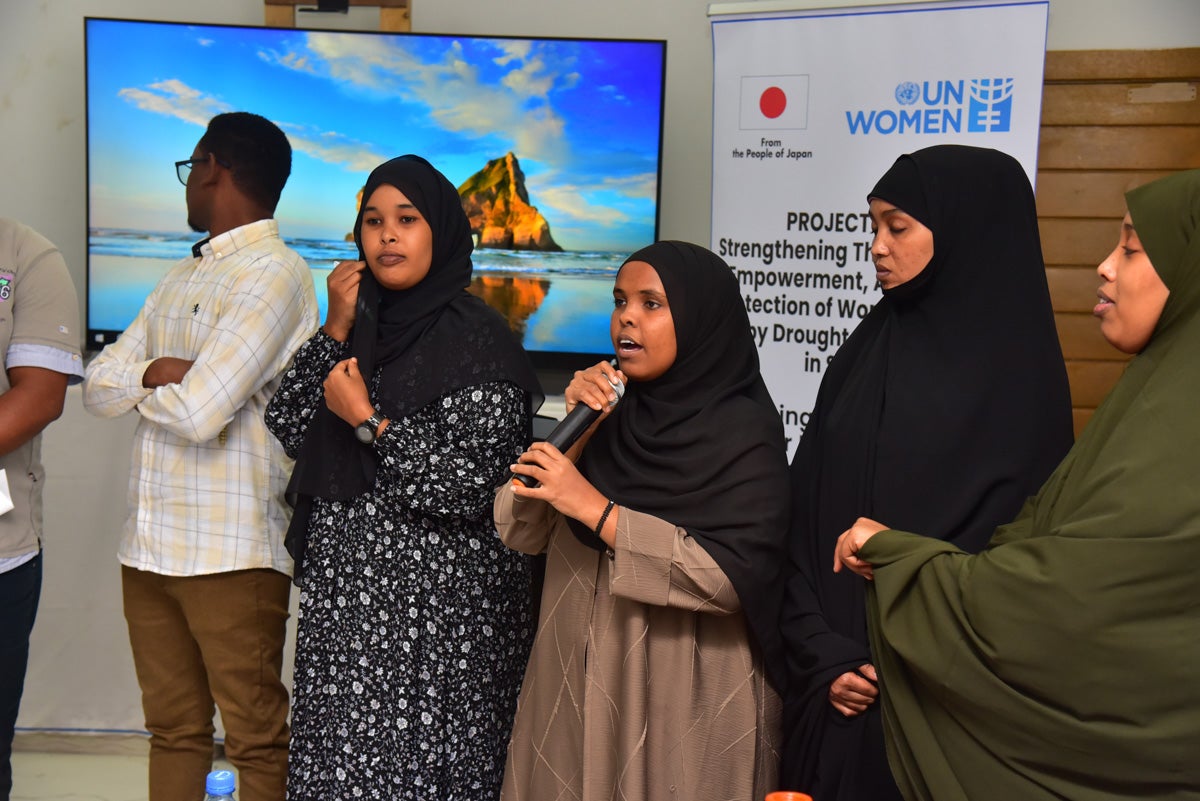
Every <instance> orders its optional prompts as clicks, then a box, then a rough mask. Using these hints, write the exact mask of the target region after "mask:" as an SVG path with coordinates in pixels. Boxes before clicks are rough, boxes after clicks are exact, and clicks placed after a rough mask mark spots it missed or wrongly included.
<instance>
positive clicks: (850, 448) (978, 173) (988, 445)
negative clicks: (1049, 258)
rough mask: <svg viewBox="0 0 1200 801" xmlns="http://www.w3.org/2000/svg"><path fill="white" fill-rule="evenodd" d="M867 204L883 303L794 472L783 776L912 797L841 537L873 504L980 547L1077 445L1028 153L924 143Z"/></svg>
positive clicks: (836, 366)
mask: <svg viewBox="0 0 1200 801" xmlns="http://www.w3.org/2000/svg"><path fill="white" fill-rule="evenodd" d="M868 199H869V201H870V204H871V217H872V224H873V229H874V230H875V237H874V240H873V242H872V248H871V254H872V259H873V260H874V261H875V263H876V271H877V277H878V279H879V282H880V284H881V286H882V287H883V298H882V299H881V300H880V301H879V303H878V304H876V306H875V308H874V309H873V310H872V312H871V313H870V314H869V315H868V316H867V317H866V319H864V320H863V321H862V323H861V324H860V325H859V326H858V328H857V329H856V330H855V332H854V334H853V335H852V336H851V337H850V339H849V340H847V342H846V344H845V345H844V346H843V347H842V348H841V349H840V350H839V351H838V353H837V355H836V357H835V358H834V360H833V363H832V364H831V365H830V367H829V370H828V371H827V373H826V375H825V378H824V380H823V381H822V383H821V389H820V391H819V393H818V396H817V402H816V405H815V407H814V409H813V415H812V420H811V422H810V424H809V425H808V427H807V428H806V429H805V432H804V435H803V437H802V438H801V441H800V444H799V445H798V447H797V451H796V455H795V457H794V459H793V461H792V470H791V475H792V491H793V502H794V507H793V517H792V526H791V534H790V540H789V543H790V544H789V547H790V553H791V565H790V572H789V576H788V579H787V585H786V596H785V601H784V610H783V614H782V619H781V620H782V633H783V637H784V640H785V643H786V647H787V663H788V691H787V696H786V699H785V708H784V727H785V728H784V738H785V745H784V752H783V757H782V779H783V785H784V786H786V787H788V788H791V789H796V790H801V791H804V792H807V793H810V794H811V795H813V797H814V798H815V799H816V801H835V799H836V800H839V801H848V800H849V799H860V798H861V799H872V801H879V800H880V799H887V798H897V799H898V798H899V797H900V795H899V792H898V790H897V789H896V787H895V784H894V782H893V781H892V778H891V773H890V771H889V768H888V764H887V758H886V755H885V753H884V744H883V734H882V724H881V712H880V706H879V704H878V703H876V699H877V695H878V690H877V687H876V681H877V676H876V674H875V670H874V667H873V662H874V660H873V658H872V656H871V653H870V649H869V647H868V644H867V643H868V639H867V628H866V614H865V603H864V588H863V582H861V581H858V580H856V579H857V577H854V576H849V575H847V574H846V573H844V572H843V573H840V574H834V573H833V572H832V570H831V566H832V564H833V553H834V548H835V546H836V543H837V538H838V536H839V535H840V534H841V533H842V532H843V531H845V530H846V529H847V528H849V527H850V525H851V524H853V523H854V521H855V520H856V519H857V518H858V517H860V516H867V517H871V518H873V519H877V520H887V521H888V524H889V525H892V526H894V527H896V528H899V529H903V530H909V531H921V532H926V533H929V534H932V535H934V536H937V537H939V538H941V539H944V540H947V541H949V542H952V543H954V544H955V545H957V546H958V547H960V548H962V549H963V550H965V551H968V552H975V551H978V550H979V549H980V548H982V547H983V546H984V545H985V544H986V543H987V541H988V539H989V538H990V537H991V534H992V532H993V530H994V529H995V528H996V526H998V525H1000V524H1001V523H1004V522H1006V521H1008V520H1011V519H1012V518H1013V517H1014V516H1015V515H1016V513H1017V512H1018V511H1019V509H1020V507H1021V505H1022V503H1023V502H1024V500H1025V499H1026V498H1027V497H1028V496H1030V495H1032V494H1033V493H1034V492H1036V491H1037V489H1038V487H1040V486H1041V484H1042V482H1043V481H1044V480H1045V479H1046V477H1047V476H1048V475H1049V474H1050V471H1051V470H1052V469H1053V468H1054V467H1055V466H1056V465H1057V464H1058V462H1059V460H1060V459H1061V458H1062V457H1063V455H1064V454H1065V453H1066V452H1067V449H1068V448H1069V447H1070V445H1071V439H1072V435H1071V427H1072V423H1071V410H1070V394H1069V391H1068V387H1067V377H1066V370H1065V367H1064V365H1063V359H1062V351H1061V348H1060V346H1059V343H1058V338H1057V333H1056V331H1055V327H1054V317H1053V313H1052V310H1051V306H1050V297H1049V292H1048V290H1047V286H1046V276H1045V267H1044V264H1043V262H1042V254H1041V244H1040V240H1039V237H1038V228H1037V216H1036V210H1035V207H1034V199H1033V193H1032V191H1031V188H1030V185H1029V181H1028V179H1027V178H1026V176H1025V173H1024V170H1023V169H1022V167H1021V166H1020V164H1019V163H1018V162H1017V161H1016V160H1015V159H1013V158H1012V157H1010V156H1007V155H1005V154H1003V153H1000V152H999V151H995V150H990V149H984V148H975V147H966V146H960V145H939V146H935V147H930V148H926V149H924V150H919V151H917V152H915V153H912V154H908V155H905V156H901V157H900V158H899V159H898V160H897V161H896V162H895V164H894V165H893V166H892V168H891V169H890V170H888V172H887V173H886V174H885V175H884V176H883V177H882V178H881V179H880V181H879V182H878V183H877V184H876V186H875V188H874V189H873V190H872V191H871V193H870V195H869V198H868Z"/></svg>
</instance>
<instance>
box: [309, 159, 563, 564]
mask: <svg viewBox="0 0 1200 801" xmlns="http://www.w3.org/2000/svg"><path fill="white" fill-rule="evenodd" d="M384 184H387V185H391V186H394V187H396V188H397V189H399V190H400V191H401V192H403V193H404V195H405V196H406V197H407V198H408V199H409V200H410V201H411V202H412V204H413V205H414V206H416V208H417V210H418V211H419V212H420V213H421V216H422V217H424V218H425V220H426V221H427V222H428V223H429V226H430V228H431V229H432V231H433V260H432V264H431V266H430V268H429V273H428V274H427V275H426V276H425V278H423V279H422V280H421V282H420V283H418V284H417V285H415V286H413V287H411V288H409V289H406V290H402V291H394V290H390V289H385V288H384V287H382V286H380V284H379V282H378V281H376V280H375V276H374V275H373V274H372V273H371V271H370V270H369V269H366V270H364V271H363V275H362V281H361V283H360V284H359V289H358V303H357V306H356V311H355V322H354V328H353V329H352V330H351V332H350V355H352V356H355V357H357V358H358V367H359V371H360V372H361V373H362V376H363V380H364V381H366V383H367V387H368V388H370V389H372V390H374V388H375V387H377V388H378V396H377V397H376V399H375V401H376V404H377V406H378V407H379V410H380V412H381V413H382V415H383V416H384V417H387V418H390V419H392V420H398V419H402V418H404V417H406V416H407V415H409V414H412V413H413V412H416V411H418V410H420V409H422V408H424V407H425V406H427V405H428V404H429V403H431V402H432V401H434V400H436V399H438V398H440V397H442V396H443V395H446V394H447V393H449V392H453V391H454V390H457V389H462V388H464V387H469V386H475V385H477V384H482V383H486V382H489V381H509V382H511V383H513V384H516V385H517V386H519V387H521V388H522V389H524V390H525V392H526V394H527V397H528V398H529V411H530V413H531V414H532V411H533V410H534V409H536V408H537V406H538V405H540V404H541V401H542V397H543V396H542V390H541V385H540V384H539V383H538V379H537V375H536V374H535V373H534V370H533V367H532V365H531V364H530V363H529V357H528V355H527V354H526V353H525V351H524V350H523V349H522V348H521V346H520V343H519V342H518V341H517V339H516V337H515V335H514V334H513V333H512V331H511V330H510V329H509V327H508V324H507V323H506V322H505V321H504V319H503V318H502V317H501V316H500V315H499V314H498V313H497V312H495V311H494V310H492V309H491V308H490V307H489V306H488V305H487V304H485V303H484V302H483V301H482V300H480V299H479V298H477V297H475V296H474V295H472V294H470V293H469V292H467V287H468V286H469V285H470V283H471V270H472V266H471V251H472V250H473V249H474V242H473V240H472V239H471V229H470V224H469V223H468V221H467V216H466V214H465V212H463V208H462V202H461V201H460V200H459V197H458V191H457V190H456V189H455V188H454V185H453V184H451V183H450V181H449V180H447V178H446V176H444V175H442V174H441V173H440V172H438V171H437V170H436V169H435V168H434V167H433V165H431V164H430V163H429V162H428V161H426V160H425V159H423V158H421V157H419V156H413V155H408V156H400V157H398V158H394V159H392V160H391V161H387V162H384V163H383V164H381V165H379V166H378V167H376V168H375V169H374V170H373V171H372V172H371V175H370V176H369V177H368V178H367V184H366V186H365V187H364V188H363V195H362V203H361V204H360V207H359V211H358V218H357V219H356V220H355V222H354V241H355V243H356V244H357V245H358V257H359V259H360V260H365V254H364V252H363V247H362V224H363V212H364V210H365V208H366V206H367V205H368V202H369V201H370V199H371V195H372V194H374V192H375V190H376V189H378V188H379V187H380V186H382V185H384ZM376 373H378V379H377V384H375V383H373V378H374V377H375V375H376ZM529 438H530V432H529V431H526V440H528V439H529ZM375 468H376V462H375V451H374V449H373V448H370V447H364V446H363V445H362V444H361V443H360V442H358V440H357V439H355V437H354V430H353V428H352V427H351V426H349V425H347V424H346V422H345V421H344V420H342V419H340V418H339V417H337V416H336V415H335V414H333V413H332V412H331V411H329V409H328V408H327V407H325V406H324V405H322V407H321V408H320V410H319V411H318V412H317V414H316V417H315V418H314V419H313V422H312V424H311V425H310V426H309V429H308V434H307V436H306V437H305V440H304V444H303V445H302V446H301V448H300V453H299V454H298V456H297V459H296V467H295V469H294V470H293V472H292V479H291V482H290V483H289V484H288V490H287V491H288V497H289V498H292V497H295V498H296V502H295V505H296V509H295V513H294V514H293V517H292V524H291V526H290V528H289V529H288V537H287V540H288V550H289V552H291V554H292V556H293V558H294V559H295V560H296V571H297V574H299V571H300V569H301V567H302V562H303V559H302V556H303V539H304V533H305V532H306V531H307V528H308V512H309V511H310V508H311V499H312V498H314V497H315V498H335V499H346V498H352V497H354V496H357V495H361V494H363V493H364V492H369V491H371V490H372V489H373V488H374V486H375ZM502 478H503V470H502V469H499V470H498V472H497V482H499V481H500V480H501V479H502Z"/></svg>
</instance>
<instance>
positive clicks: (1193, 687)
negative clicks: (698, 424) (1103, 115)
mask: <svg viewBox="0 0 1200 801" xmlns="http://www.w3.org/2000/svg"><path fill="white" fill-rule="evenodd" d="M1126 200H1127V202H1128V206H1129V215H1128V216H1126V218H1125V223H1124V225H1123V227H1122V232H1121V239H1120V242H1119V244H1118V245H1117V247H1116V249H1114V251H1113V252H1112V254H1111V255H1110V256H1109V257H1108V259H1106V260H1105V262H1104V263H1103V264H1101V265H1100V268H1099V270H1098V272H1099V274H1100V277H1101V279H1103V283H1102V285H1101V287H1100V290H1099V292H1098V295H1099V299H1100V302H1099V303H1098V304H1097V305H1096V309H1095V313H1096V315H1097V316H1098V317H1099V318H1100V320H1101V332H1102V333H1103V334H1104V336H1105V338H1107V339H1108V340H1109V341H1110V342H1112V343H1113V344H1114V345H1115V346H1117V347H1118V348H1121V349H1123V350H1126V351H1129V352H1135V353H1137V355H1136V356H1135V357H1134V359H1133V360H1132V361H1131V362H1130V364H1129V367H1128V369H1127V370H1126V371H1125V374H1124V375H1123V376H1122V378H1121V380H1120V381H1119V382H1118V383H1117V385H1116V387H1115V388H1114V389H1113V391H1112V392H1111V393H1110V395H1109V396H1108V398H1107V399H1105V401H1104V403H1103V404H1102V405H1101V406H1100V408H1099V409H1097V411H1096V414H1095V416H1094V417H1093V418H1092V420H1091V422H1090V423H1089V425H1088V427H1087V428H1086V429H1085V430H1084V432H1083V433H1082V435H1081V436H1080V438H1079V441H1078V442H1077V443H1076V444H1075V447H1074V448H1072V450H1071V452H1070V453H1069V454H1068V455H1067V457H1066V459H1064V460H1063V462H1062V464H1061V465H1060V466H1059V467H1058V469H1057V470H1055V472H1054V473H1053V475H1051V477H1050V478H1049V480H1047V482H1046V484H1045V485H1044V486H1043V487H1042V489H1041V491H1040V492H1039V493H1038V495H1037V496H1036V497H1035V498H1033V499H1032V500H1031V502H1030V503H1028V504H1027V505H1026V507H1025V509H1024V510H1023V511H1022V513H1021V515H1020V516H1019V517H1018V518H1017V520H1016V521H1015V522H1013V523H1011V524H1009V525H1006V526H1004V527H1002V528H1000V529H999V530H998V531H997V532H996V534H995V536H994V537H993V538H992V540H991V542H990V543H989V545H988V547H987V548H986V549H985V550H984V551H983V552H982V553H980V554H978V555H975V556H971V555H968V554H966V553H963V552H962V551H960V550H959V549H957V548H955V547H954V546H953V545H951V544H949V543H945V542H940V541H937V540H932V539H927V538H925V537H922V536H918V535H916V534H908V533H903V532H900V531H893V530H886V529H887V526H884V525H881V524H879V523H876V522H874V521H873V520H869V519H865V518H864V519H860V520H859V521H858V522H857V523H856V524H855V525H854V526H853V527H852V528H851V529H850V530H848V531H847V532H846V533H845V534H844V535H843V536H842V538H841V539H840V540H839V542H838V548H837V554H836V564H837V565H838V566H839V567H842V568H848V569H850V570H853V571H854V572H856V573H859V574H861V575H864V576H867V577H873V581H872V582H871V583H870V584H869V585H868V587H869V589H868V617H869V620H870V630H871V644H872V651H873V652H874V654H875V657H876V662H877V665H878V668H879V672H880V675H881V679H882V699H883V705H884V723H885V731H886V735H887V741H888V756H889V760H890V762H891V765H892V769H893V771H894V772H895V774H896V779H897V782H898V784H899V785H900V787H901V789H902V790H903V792H904V794H905V796H906V797H907V798H909V799H938V801H944V800H956V799H971V801H987V800H988V799H1014V798H1020V799H1026V800H1028V799H1034V800H1036V799H1062V798H1069V799H1076V800H1078V799H1117V798H1122V799H1134V798H1137V799H1150V798H1153V799H1166V798H1179V799H1183V798H1189V799H1195V798H1198V797H1200V680H1197V670H1198V669H1200V589H1198V588H1197V587H1198V585H1197V581H1196V576H1195V565H1196V564H1197V563H1198V562H1200V493H1198V492H1197V490H1196V480H1197V476H1200V424H1198V423H1197V419H1198V417H1197V404H1198V400H1197V398H1200V358H1198V354H1200V235H1198V234H1197V228H1198V227H1200V170H1191V171H1189V172H1185V173H1180V174H1178V175H1174V176H1171V177H1168V178H1164V179H1161V180H1159V181H1155V182H1154V183H1151V184H1148V185H1146V186H1143V187H1140V188H1138V189H1135V190H1133V191H1132V192H1129V193H1128V194H1127V195H1126Z"/></svg>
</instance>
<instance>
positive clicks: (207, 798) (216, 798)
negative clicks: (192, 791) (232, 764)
mask: <svg viewBox="0 0 1200 801" xmlns="http://www.w3.org/2000/svg"><path fill="white" fill-rule="evenodd" d="M236 784H237V780H236V779H235V778H234V775H233V771H231V770H214V771H212V772H211V773H209V774H208V778H207V779H206V780H205V782H204V793H205V795H204V801H233V788H234V786H235V785H236Z"/></svg>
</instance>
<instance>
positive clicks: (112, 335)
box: [83, 15, 667, 374]
mask: <svg viewBox="0 0 1200 801" xmlns="http://www.w3.org/2000/svg"><path fill="white" fill-rule="evenodd" d="M92 21H102V22H128V23H138V24H151V25H170V26H175V27H198V28H227V29H238V30H278V31H284V32H299V33H332V34H339V35H351V36H364V37H367V36H372V37H401V38H412V37H424V38H462V39H480V40H506V41H533V42H543V41H546V42H613V43H622V42H631V43H642V44H651V45H657V46H658V47H659V48H660V49H661V57H660V65H661V66H660V74H659V75H658V76H657V77H658V80H659V86H660V91H659V103H658V156H657V164H656V175H655V198H654V235H653V239H652V241H658V239H659V238H660V236H661V226H662V173H663V157H664V144H665V141H664V140H665V129H666V86H667V84H666V79H667V40H666V39H655V38H643V37H605V36H556V35H523V36H519V35H515V34H481V33H444V32H429V31H421V32H417V31H404V32H392V31H371V30H345V29H335V28H321V27H309V26H304V27H302V28H301V27H297V28H280V27H277V26H270V25H249V24H234V23H213V22H191V21H180V20H161V19H148V18H135V17H114V16H108V15H85V16H84V17H83V46H84V53H83V63H84V138H85V152H84V161H85V185H84V196H85V215H86V232H85V233H86V234H87V246H86V247H85V249H84V258H85V290H84V308H85V312H84V317H85V327H86V337H85V340H84V350H85V355H93V354H95V353H97V352H99V351H100V350H101V349H103V348H104V347H105V346H107V345H108V344H111V342H113V341H115V340H116V338H117V337H118V336H119V335H120V333H121V331H114V330H110V329H97V328H93V327H92V325H91V319H92V317H91V309H92V298H91V288H92V287H91V284H92V265H91V260H92V249H91V230H92V193H91V188H92V164H91V153H92V151H91V125H90V115H91V98H90V96H89V95H90V85H91V83H90V76H89V69H90V66H91V62H90V59H89V57H88V44H89V37H88V25H89V23H90V22H92ZM435 166H436V164H435ZM363 178H364V180H365V178H366V176H365V174H364V176H363ZM286 191H287V189H286V188H285V189H284V192H286ZM181 200H182V197H181ZM180 208H181V211H182V210H183V204H182V203H181V204H180ZM644 244H650V242H646V243H644ZM97 334H99V335H100V336H102V337H103V339H104V341H103V342H97V341H96V335H97ZM525 349H526V352H527V353H528V354H529V356H530V359H531V361H532V362H533V364H534V366H535V367H536V368H537V369H538V370H539V371H546V372H551V373H560V372H566V373H567V374H569V373H570V371H574V370H577V369H582V368H584V367H586V366H589V365H591V364H594V363H595V362H597V361H599V360H608V359H611V358H612V356H613V354H612V353H611V351H606V352H591V351H585V350H581V351H566V350H539V349H533V348H530V347H528V346H526V348H525Z"/></svg>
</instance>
